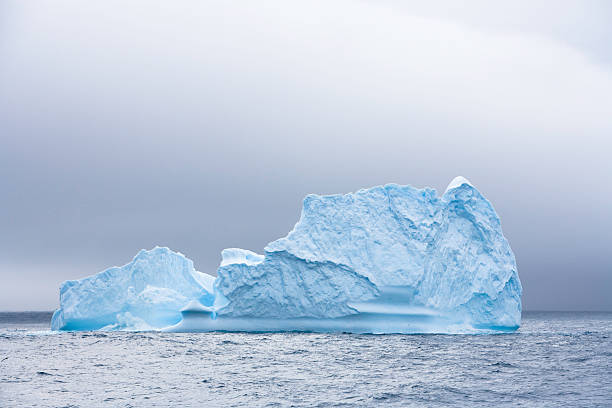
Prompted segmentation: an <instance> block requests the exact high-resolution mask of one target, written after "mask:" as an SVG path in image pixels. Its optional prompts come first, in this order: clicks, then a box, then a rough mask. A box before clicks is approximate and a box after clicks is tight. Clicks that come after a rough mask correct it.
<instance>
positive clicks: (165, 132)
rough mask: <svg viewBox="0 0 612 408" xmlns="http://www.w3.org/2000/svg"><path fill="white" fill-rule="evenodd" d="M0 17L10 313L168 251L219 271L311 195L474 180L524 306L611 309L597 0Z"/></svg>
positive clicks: (605, 62) (118, 7)
mask: <svg viewBox="0 0 612 408" xmlns="http://www.w3.org/2000/svg"><path fill="white" fill-rule="evenodd" d="M454 4H455V3H454V2H447V1H440V2H434V3H427V5H425V3H424V2H400V1H393V0H388V1H383V2H374V1H339V2H333V4H330V3H329V2H322V1H314V2H286V1H257V2H246V1H245V2H232V3H231V4H230V3H228V2H222V1H206V2H195V1H180V2H144V1H136V2H129V3H127V4H126V3H125V2H119V1H106V2H97V3H89V4H85V3H81V2H77V1H73V0H71V1H53V2H51V1H42V2H36V3H34V2H19V1H5V2H3V3H2V4H1V5H0V61H2V63H0V90H1V91H0V140H1V142H2V144H1V146H2V148H1V149H0V189H1V191H2V193H1V194H0V228H1V229H0V276H1V277H2V281H3V285H2V286H1V287H0V310H24V309H52V308H55V307H56V305H57V302H58V287H59V284H60V282H61V281H63V280H66V279H75V278H80V277H84V276H87V275H90V274H92V273H95V272H98V271H100V270H102V269H105V268H106V267H108V266H112V265H122V264H124V263H127V262H128V261H129V260H130V259H131V258H132V257H133V256H134V255H135V254H136V253H137V251H138V250H139V249H141V248H151V247H153V246H155V245H163V246H169V247H170V248H172V249H174V250H178V251H181V252H182V253H184V254H186V255H187V256H188V257H190V258H191V259H193V260H194V262H195V265H196V268H197V269H199V270H201V271H203V272H209V273H214V271H215V269H216V267H217V266H218V263H219V260H220V253H221V250H222V249H223V248H226V247H242V248H247V249H251V250H254V251H256V252H261V251H262V249H263V246H264V245H265V244H266V243H268V242H270V241H272V240H274V239H276V238H279V237H282V236H284V235H286V233H287V232H288V231H289V230H290V229H291V228H292V226H293V224H294V223H295V222H297V220H298V218H299V211H300V206H301V200H302V198H303V197H304V196H305V195H306V194H308V193H320V194H328V193H344V192H349V191H355V190H357V189H359V188H361V187H369V186H372V185H377V184H385V183H389V182H395V183H399V184H412V185H414V186H417V187H421V186H432V187H435V188H437V189H438V191H439V192H440V193H442V192H443V191H444V188H445V187H446V184H447V183H448V182H449V181H450V180H451V179H453V178H454V177H455V176H457V175H463V176H466V177H467V178H468V179H470V181H471V182H472V183H474V185H475V186H476V187H478V188H479V189H480V190H481V191H482V192H483V194H484V195H485V196H486V197H487V198H488V199H489V200H490V201H491V202H492V203H493V205H494V206H495V208H496V210H497V212H498V213H499V215H500V217H501V219H502V225H503V227H504V232H505V234H506V236H507V237H508V239H509V241H510V243H511V245H512V247H513V249H514V252H515V254H516V257H517V262H518V266H519V274H520V277H521V279H522V281H523V286H524V308H525V309H527V310H529V309H531V310H534V309H556V310H559V309H563V310H604V309H605V310H612V298H611V297H610V296H609V289H610V288H611V287H612V273H611V267H610V263H609V261H608V260H605V259H604V255H605V254H606V253H607V252H606V250H607V247H608V246H609V245H610V243H611V240H610V232H609V231H610V230H611V229H612V217H611V216H610V209H611V208H612V192H610V189H609V188H608V186H609V184H610V179H611V176H612V164H611V162H610V159H609V156H610V151H612V142H611V141H610V137H611V135H612V50H611V49H610V47H609V43H610V40H612V25H610V24H609V21H611V18H612V6H611V5H610V3H608V2H605V1H601V2H599V1H592V2H579V1H566V2H553V1H536V2H527V1H519V2H512V3H510V2H508V4H506V5H503V4H501V3H497V4H495V5H492V3H491V2H484V1H474V2H473V3H471V6H469V7H461V8H459V7H457V6H455V5H454Z"/></svg>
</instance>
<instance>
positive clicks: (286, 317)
mask: <svg viewBox="0 0 612 408" xmlns="http://www.w3.org/2000/svg"><path fill="white" fill-rule="evenodd" d="M160 250H161V251H162V252H163V256H162V259H163V261H162V262H159V263H158V262H144V264H143V265H141V267H140V268H139V269H138V268H137V269H138V270H139V271H141V272H140V273H139V274H134V267H133V266H132V264H134V262H136V261H137V260H138V259H139V257H141V256H143V257H144V254H148V252H146V251H143V252H141V253H140V254H139V255H138V256H137V257H136V258H135V260H134V261H133V262H132V263H131V264H128V265H126V266H124V267H123V268H111V269H109V270H107V271H105V272H102V273H101V274H98V275H94V276H93V277H90V278H86V279H83V280H81V281H71V282H67V283H65V284H64V285H63V287H62V291H61V302H60V303H61V308H60V309H59V310H58V312H56V315H55V316H54V319H53V328H54V329H98V328H106V329H135V330H140V329H147V328H148V329H150V328H158V329H164V330H168V331H211V330H227V331H292V330H297V331H317V332H337V331H344V332H355V333H473V332H492V331H512V330H516V329H517V328H518V327H519V325H520V321H521V291H522V289H521V284H520V280H519V277H518V273H517V268H516V263H515V260H514V255H513V253H512V250H511V249H510V245H509V244H508V242H507V240H506V239H505V238H504V236H503V234H502V230H501V224H500V220H499V218H498V216H497V214H496V213H495V210H494V209H493V207H492V206H491V204H490V203H489V201H487V200H486V199H485V198H484V197H483V196H482V195H481V194H480V192H479V191H478V190H477V189H476V188H475V187H474V186H473V185H472V184H471V183H470V182H469V181H468V180H466V179H465V178H463V177H457V178H455V179H454V180H453V181H452V182H451V183H450V184H449V187H448V188H447V190H446V191H445V193H444V194H443V195H442V196H441V197H439V196H437V194H436V192H435V190H433V189H429V188H425V189H417V188H414V187H411V186H400V185H396V184H388V185H385V186H377V187H373V188H370V189H363V190H359V191H357V192H356V193H349V194H344V195H329V196H319V195H314V194H311V195H308V196H307V197H306V198H305V199H304V203H303V208H302V214H301V217H300V220H299V221H298V223H297V224H296V225H295V227H294V229H293V230H292V231H291V232H290V233H289V234H288V235H287V236H286V237H285V238H281V239H279V240H277V241H274V242H272V243H270V244H268V246H267V247H266V248H265V253H264V255H259V254H256V253H254V252H251V251H247V250H243V249H237V248H231V249H226V250H224V251H223V253H222V261H221V265H220V266H219V268H218V270H217V278H216V279H215V278H213V277H212V276H210V275H206V274H201V273H199V272H196V271H195V270H194V269H193V265H192V264H191V261H188V260H187V259H186V258H184V257H182V255H180V254H175V253H173V252H171V251H169V250H168V249H160V248H156V249H155V250H153V251H151V252H154V251H160ZM166 258H167V259H166ZM147 259H148V258H147ZM179 260H180V262H179ZM175 268H176V270H175ZM109 271H111V272H109ZM133 279H136V284H133V283H132V280H133ZM213 280H214V281H213ZM94 292H95V293H94ZM99 302H101V303H102V304H103V306H104V307H101V308H100V307H98V303H99Z"/></svg>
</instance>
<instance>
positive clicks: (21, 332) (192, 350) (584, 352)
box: [0, 312, 612, 407]
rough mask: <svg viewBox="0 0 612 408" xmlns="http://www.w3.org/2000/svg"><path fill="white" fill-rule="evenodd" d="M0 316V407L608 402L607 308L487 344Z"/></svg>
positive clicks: (531, 320) (565, 316)
mask: <svg viewBox="0 0 612 408" xmlns="http://www.w3.org/2000/svg"><path fill="white" fill-rule="evenodd" d="M50 318H51V314H50V313H0V406H1V407H97V406H109V407H115V406H116V407H150V406H151V407H152V406H159V407H167V406H173V407H178V406H181V407H183V406H185V407H190V406H193V407H220V406H243V407H291V406H296V407H301V406H308V407H311V406H319V407H327V406H346V407H353V406H358V407H359V406H363V407H370V406H379V405H380V406H391V407H411V406H414V407H456V406H466V407H474V406H497V407H499V406H512V407H514V406H534V407H558V406H570V407H612V338H611V335H612V313H535V312H534V313H525V314H524V317H523V326H522V327H521V328H520V329H519V331H518V332H516V333H512V334H498V335H352V334H315V333H264V334H248V333H185V334H182V333H178V334H173V333H154V332H146V333H103V332H84V333H83V332H81V333H79V332H68V333H54V332H51V331H49V321H50Z"/></svg>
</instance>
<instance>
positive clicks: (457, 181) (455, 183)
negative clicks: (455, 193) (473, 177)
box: [444, 176, 474, 193]
mask: <svg viewBox="0 0 612 408" xmlns="http://www.w3.org/2000/svg"><path fill="white" fill-rule="evenodd" d="M464 184H467V185H468V186H471V187H474V185H473V184H472V183H470V180H468V179H466V178H465V177H463V176H457V177H455V178H454V179H453V180H452V181H451V182H450V183H448V187H446V190H444V192H445V193H446V192H447V191H448V190H452V189H453V188H457V187H461V186H462V185H464Z"/></svg>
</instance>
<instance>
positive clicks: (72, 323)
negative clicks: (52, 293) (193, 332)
mask: <svg viewBox="0 0 612 408" xmlns="http://www.w3.org/2000/svg"><path fill="white" fill-rule="evenodd" d="M214 280H215V278H214V277H213V276H210V275H207V274H204V273H201V272H198V271H196V270H195V269H194V267H193V262H192V261H191V260H189V259H187V258H186V257H185V256H183V255H182V254H180V253H178V252H173V251H171V250H170V249H168V248H161V247H156V248H154V249H152V250H150V251H145V250H142V251H140V252H139V253H138V255H136V257H135V258H134V259H133V260H132V262H130V263H128V264H127V265H124V266H122V267H113V268H109V269H107V270H105V271H103V272H100V273H97V274H95V275H93V276H90V277H87V278H84V279H81V280H73V281H66V282H64V283H63V284H62V286H61V288H60V308H59V309H58V310H57V311H56V312H55V313H54V314H53V318H52V321H51V329H52V330H97V329H104V330H151V329H158V328H162V327H166V326H169V325H173V324H176V323H178V322H179V321H180V320H181V310H182V309H183V308H184V307H185V306H186V305H188V304H190V302H192V301H194V300H197V301H198V302H199V303H200V304H203V305H210V304H212V303H213V299H214V296H213V294H212V291H213V282H214Z"/></svg>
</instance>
